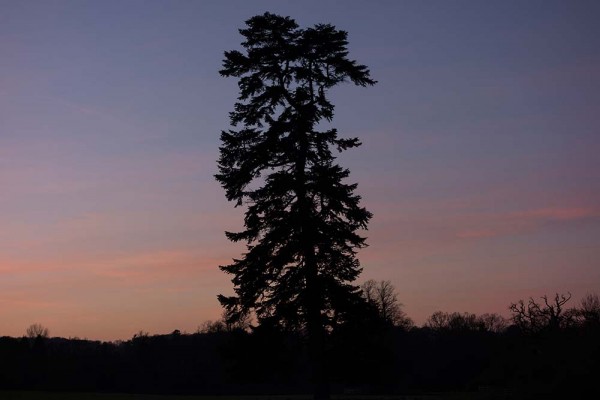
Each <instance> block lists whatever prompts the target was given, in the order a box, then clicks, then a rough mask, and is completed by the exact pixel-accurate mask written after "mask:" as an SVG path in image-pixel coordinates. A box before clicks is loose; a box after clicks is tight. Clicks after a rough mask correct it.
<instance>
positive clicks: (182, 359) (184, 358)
mask: <svg viewBox="0 0 600 400" xmlns="http://www.w3.org/2000/svg"><path fill="white" fill-rule="evenodd" d="M362 296H364V298H365V299H367V300H368V301H367V302H366V303H367V304H369V305H370V306H369V307H367V308H365V309H364V310H362V312H363V314H362V315H361V318H360V319H359V320H360V322H356V321H358V319H357V320H354V322H348V323H345V324H343V325H342V326H340V327H339V329H336V331H332V332H331V334H330V335H328V336H327V340H326V342H325V343H324V349H325V352H326V353H325V355H326V359H327V360H328V361H327V364H326V367H327V371H328V374H327V379H328V382H329V383H330V389H331V391H332V392H333V393H334V394H335V393H360V394H382V393H385V394H391V393H398V394H408V393H425V392H431V391H482V390H488V391H492V392H494V393H496V392H497V393H502V395H503V396H505V398H526V397H523V396H530V397H531V398H536V397H535V396H541V397H543V396H546V397H547V396H549V395H553V394H561V393H562V394H563V395H569V396H572V395H573V394H574V393H579V392H581V393H583V392H584V391H589V390H591V391H595V392H598V388H597V387H596V386H595V377H597V376H598V373H599V372H600V344H599V341H598V338H599V337H600V300H599V298H598V296H597V295H595V294H592V295H588V296H585V297H584V298H583V299H582V301H581V303H580V304H579V305H577V306H575V307H568V302H569V300H570V295H569V294H566V295H561V294H557V295H556V296H554V297H547V296H544V297H542V298H540V299H534V298H530V299H528V300H527V301H517V302H515V303H513V304H511V305H510V310H511V317H510V318H509V319H505V318H503V317H502V316H500V315H498V314H493V313H492V314H483V315H475V314H471V313H459V312H441V311H439V312H435V313H433V314H432V315H431V316H430V317H429V318H428V319H427V321H426V322H425V323H424V324H423V325H422V326H416V325H415V324H414V323H412V321H411V320H410V318H409V317H408V316H407V315H406V314H405V313H404V312H403V310H402V307H401V305H400V303H399V302H398V300H397V296H396V293H395V291H394V288H393V286H392V285H391V284H390V283H389V282H385V281H383V282H374V281H369V282H367V283H366V284H364V285H363V286H362ZM247 322H248V324H246V325H244V324H238V325H232V324H230V323H228V322H227V320H226V319H224V320H219V321H208V322H206V323H204V324H203V325H201V327H199V329H198V331H197V332H194V333H182V332H180V331H177V330H176V331H174V332H172V333H170V334H166V335H150V334H148V333H145V332H139V333H138V334H136V335H134V336H133V337H132V338H131V339H129V340H126V341H116V342H100V341H90V340H82V339H76V338H72V339H65V338H57V337H49V336H48V331H47V330H46V328H44V327H42V326H40V325H36V326H35V327H34V328H32V329H30V330H28V332H27V334H26V335H25V336H23V337H21V338H13V337H2V338H0V360H2V362H1V363H0V389H13V390H14V389H19V390H20V389H28V390H31V389H35V390H55V391H93V392H129V393H157V394H160V393H163V394H166V393H169V394H176V393H179V394H292V393H311V392H312V390H313V387H312V385H310V377H311V374H312V372H311V371H312V370H311V366H310V354H309V348H308V346H307V343H306V341H305V340H304V338H303V335H302V334H301V333H299V332H297V331H295V330H285V329H281V328H278V327H276V326H275V325H271V326H269V325H265V324H260V325H254V324H253V323H252V322H251V321H247ZM541 397H540V398H541Z"/></svg>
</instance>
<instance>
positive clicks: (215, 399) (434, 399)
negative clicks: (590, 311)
mask: <svg viewBox="0 0 600 400" xmlns="http://www.w3.org/2000/svg"><path fill="white" fill-rule="evenodd" d="M499 398H501V397H488V396H481V395H478V394H475V393H461V394H458V393H456V394H429V395H408V396H366V395H333V396H332V399H333V400H479V399H499ZM309 399H312V396H302V395H288V396H286V395H277V396H274V395H268V396H162V395H142V394H118V393H115V394H112V393H111V394H108V393H55V392H20V391H18V392H14V391H11V392H5V391H0V400H309Z"/></svg>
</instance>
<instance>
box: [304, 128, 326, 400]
mask: <svg viewBox="0 0 600 400" xmlns="http://www.w3.org/2000/svg"><path fill="white" fill-rule="evenodd" d="M309 130H310V129H301V130H299V132H298V133H297V134H298V136H299V137H298V144H299V157H298V160H297V163H296V196H297V199H298V200H297V201H298V211H299V219H300V226H301V235H300V240H301V242H302V243H301V249H302V253H303V254H302V255H303V257H302V259H303V268H304V272H305V277H306V278H305V279H306V281H305V284H306V299H305V301H306V303H305V307H306V314H307V321H306V322H307V331H308V332H307V333H308V352H309V357H310V366H311V370H312V371H311V373H312V380H313V385H314V399H315V400H322V399H329V398H330V393H329V382H328V379H327V370H326V368H325V330H324V327H323V323H322V321H321V309H322V307H321V290H320V287H319V279H318V275H319V274H318V265H317V261H316V255H315V243H314V237H315V236H314V227H313V222H312V220H313V217H314V216H313V213H312V210H311V204H310V202H309V199H308V196H307V193H306V172H305V169H306V154H307V152H308V138H307V133H306V132H307V131H309Z"/></svg>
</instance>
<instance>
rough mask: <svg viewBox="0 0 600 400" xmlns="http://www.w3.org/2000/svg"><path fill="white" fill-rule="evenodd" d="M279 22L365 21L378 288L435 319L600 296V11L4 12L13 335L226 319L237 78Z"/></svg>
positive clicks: (344, 109)
mask: <svg viewBox="0 0 600 400" xmlns="http://www.w3.org/2000/svg"><path fill="white" fill-rule="evenodd" d="M265 11H270V12H274V13H279V14H282V15H289V16H291V17H293V18H295V19H296V20H297V22H298V23H299V24H300V25H301V26H307V25H311V24H315V23H319V22H324V23H332V24H334V25H336V26H337V27H338V28H340V29H344V30H347V31H348V32H349V40H350V51H351V54H350V55H351V57H353V58H355V59H357V60H358V61H359V62H361V63H364V64H366V65H368V66H369V67H370V69H371V72H372V75H373V77H374V78H375V79H377V80H378V81H379V84H378V85H376V86H375V87H372V88H356V87H353V86H343V87H339V88H337V89H334V90H333V92H332V95H333V101H334V103H335V104H336V116H335V119H334V126H336V127H337V128H338V129H339V131H340V133H341V134H342V135H344V136H348V137H350V136H358V137H360V138H361V139H362V141H363V143H364V145H363V146H362V147H360V148H359V149H357V150H354V151H352V152H349V153H347V154H344V155H342V156H341V157H340V162H341V163H342V164H343V165H344V166H346V167H348V168H350V170H351V171H352V175H351V179H352V180H353V181H356V182H358V183H359V188H358V191H359V193H360V194H361V195H362V196H363V200H364V205H365V206H366V207H367V208H368V209H369V210H370V211H372V212H373V213H374V218H373V220H372V223H371V225H370V229H369V231H368V232H367V233H366V234H367V236H368V237H369V244H370V247H369V248H367V249H365V250H363V251H361V253H360V254H359V256H360V259H361V261H362V264H363V266H364V272H363V275H362V277H361V282H362V281H364V280H366V279H371V278H372V279H377V280H379V279H389V280H391V281H392V283H393V284H394V285H395V287H396V289H397V291H398V296H399V299H400V300H401V302H402V303H404V305H405V311H406V312H407V313H408V315H409V316H411V317H413V318H414V319H415V321H416V322H417V323H419V324H420V323H422V322H424V320H425V319H426V318H427V317H428V316H429V315H431V314H432V313H433V312H434V311H437V310H442V311H460V312H464V311H468V312H474V313H484V312H498V313H501V314H503V315H507V307H508V305H509V304H510V303H511V302H513V301H516V300H518V299H520V298H526V297H529V296H534V297H537V296H541V295H543V294H549V295H552V294H554V293H555V292H567V291H570V292H572V293H573V295H574V299H573V300H572V305H576V303H577V301H578V300H579V298H580V297H582V296H583V295H585V294H586V293H589V292H596V293H598V292H600V157H599V156H598V154H599V152H600V24H598V21H600V3H599V2H596V1H589V2H584V1H562V2H553V1H527V2H523V1H515V2H512V1H501V2H495V3H492V2H480V1H467V2H464V1H452V2H446V1H428V2H423V1H414V2H409V1H368V2H367V1H344V2H342V1H323V0H321V1H311V2H305V1H303V2H297V1H296V2H293V1H252V2H247V1H235V2H233V1H168V2H167V1H104V0H103V1H5V0H0V185H1V188H2V189H1V191H0V226H1V227H2V229H0V336H1V335H11V336H21V335H23V334H24V333H25V329H26V328H27V326H29V325H30V324H32V323H36V322H38V323H41V324H43V325H45V326H47V327H48V328H49V329H50V333H51V335H53V336H65V337H68V336H79V337H87V338H91V339H104V340H113V339H127V338H130V337H131V336H132V335H133V334H134V333H136V332H138V331H139V330H145V331H149V332H150V333H168V332H171V331H173V330H175V329H180V330H182V331H188V332H190V331H194V330H195V329H196V327H197V326H198V325H200V324H201V323H202V322H203V321H204V320H207V319H217V318H218V317H219V315H220V308H219V305H218V302H217V300H216V295H217V294H218V293H230V292H231V290H232V289H231V288H232V286H231V283H230V281H229V279H230V277H229V276H226V275H225V274H223V273H222V272H220V271H219V270H218V268H217V266H218V265H219V264H224V263H228V262H229V260H230V259H231V258H232V257H237V256H239V254H240V252H241V250H242V247H241V246H239V245H233V244H230V243H229V242H227V240H226V238H225V237H224V235H223V231H225V230H238V229H240V228H241V226H242V210H239V209H234V208H233V206H232V205H231V204H229V203H228V202H227V201H226V199H225V195H224V191H223V190H222V189H221V188H220V186H219V185H218V184H217V182H216V181H215V180H214V178H213V174H214V173H215V172H216V159H217V156H218V146H219V141H218V138H219V133H220V130H222V129H227V128H228V123H229V122H228V113H229V111H231V110H232V107H233V103H234V102H235V99H236V97H237V85H236V82H235V80H234V79H223V78H220V77H219V75H218V69H219V67H220V64H221V60H222V55H223V51H225V50H231V49H235V48H239V43H240V41H241V37H240V35H239V34H238V32H237V29H239V28H241V27H242V26H243V22H244V21H245V20H246V19H248V18H249V17H251V16H253V15H256V14H261V13H263V12H265Z"/></svg>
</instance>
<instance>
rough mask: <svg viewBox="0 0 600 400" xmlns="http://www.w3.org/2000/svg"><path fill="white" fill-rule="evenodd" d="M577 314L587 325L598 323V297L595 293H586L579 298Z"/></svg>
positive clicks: (599, 310) (599, 298)
mask: <svg viewBox="0 0 600 400" xmlns="http://www.w3.org/2000/svg"><path fill="white" fill-rule="evenodd" d="M580 307H581V308H580V309H579V314H580V315H581V318H582V319H583V322H584V323H585V324H588V325H596V326H597V325H600V297H598V294H596V293H588V294H587V295H585V296H584V297H583V298H582V299H581V303H580Z"/></svg>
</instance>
